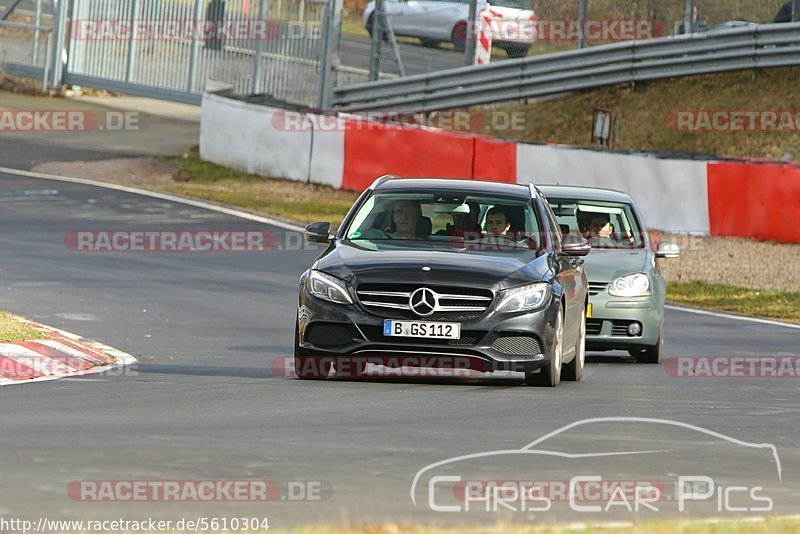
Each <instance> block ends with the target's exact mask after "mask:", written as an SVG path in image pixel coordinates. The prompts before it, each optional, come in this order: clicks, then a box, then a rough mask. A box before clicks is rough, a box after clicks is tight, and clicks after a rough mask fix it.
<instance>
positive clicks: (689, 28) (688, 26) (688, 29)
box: [683, 0, 694, 34]
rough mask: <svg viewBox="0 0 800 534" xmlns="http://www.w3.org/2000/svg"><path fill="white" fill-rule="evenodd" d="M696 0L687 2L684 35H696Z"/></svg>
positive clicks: (687, 0)
mask: <svg viewBox="0 0 800 534" xmlns="http://www.w3.org/2000/svg"><path fill="white" fill-rule="evenodd" d="M692 19H694V0H686V12H685V13H684V21H683V33H685V34H689V33H694V21H693V20H692Z"/></svg>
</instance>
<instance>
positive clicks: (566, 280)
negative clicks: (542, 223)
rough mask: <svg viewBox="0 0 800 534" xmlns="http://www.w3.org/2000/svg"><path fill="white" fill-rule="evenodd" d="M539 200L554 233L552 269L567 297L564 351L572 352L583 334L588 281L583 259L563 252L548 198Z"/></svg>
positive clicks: (557, 227)
mask: <svg viewBox="0 0 800 534" xmlns="http://www.w3.org/2000/svg"><path fill="white" fill-rule="evenodd" d="M540 201H541V207H542V210H543V212H544V214H545V218H546V219H547V224H548V226H549V232H548V234H549V236H551V239H552V246H553V248H554V250H555V251H556V252H555V255H554V260H553V262H554V266H553V267H554V269H553V270H554V271H555V276H556V279H557V280H558V283H559V284H560V285H561V287H562V288H563V289H564V295H565V296H566V299H565V300H566V306H567V308H566V310H564V317H565V319H566V320H565V321H564V354H565V355H566V354H572V353H573V349H574V347H575V344H576V342H577V339H578V336H579V335H580V324H581V323H580V322H581V321H583V320H584V317H583V314H584V311H583V304H584V298H585V295H586V292H587V285H588V284H587V282H586V276H585V274H584V267H583V258H580V257H572V256H567V255H566V254H564V253H563V252H561V241H562V240H561V228H560V226H559V225H558V221H557V220H556V216H555V214H554V213H553V210H552V209H551V208H550V205H549V204H548V203H547V200H546V199H545V198H544V197H541V198H540Z"/></svg>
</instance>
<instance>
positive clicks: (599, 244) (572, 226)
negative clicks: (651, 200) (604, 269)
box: [548, 198, 644, 249]
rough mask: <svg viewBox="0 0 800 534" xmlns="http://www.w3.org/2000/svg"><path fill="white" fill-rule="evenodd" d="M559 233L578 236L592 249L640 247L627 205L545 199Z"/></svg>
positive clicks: (641, 239) (638, 231)
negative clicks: (559, 230)
mask: <svg viewBox="0 0 800 534" xmlns="http://www.w3.org/2000/svg"><path fill="white" fill-rule="evenodd" d="M548 200H549V202H550V206H551V208H552V210H553V213H554V214H555V216H556V220H557V221H558V224H559V226H561V229H562V233H565V234H566V233H570V234H577V235H582V236H583V237H585V238H586V239H588V240H589V242H590V243H591V244H592V247H593V248H612V249H613V248H626V249H628V248H643V247H644V236H643V234H642V228H641V226H640V225H639V221H638V220H637V219H636V214H635V213H634V211H633V206H631V205H630V204H629V203H620V202H605V201H597V200H580V199H575V198H548Z"/></svg>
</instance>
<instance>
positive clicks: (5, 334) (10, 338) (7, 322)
mask: <svg viewBox="0 0 800 534" xmlns="http://www.w3.org/2000/svg"><path fill="white" fill-rule="evenodd" d="M46 337H47V336H46V335H45V334H43V333H42V332H40V331H38V330H35V329H33V328H31V327H30V326H28V325H27V324H25V323H23V322H22V321H19V320H17V319H15V318H14V317H13V316H12V315H11V314H10V313H8V312H0V343H14V342H17V341H32V340H34V339H44V338H46Z"/></svg>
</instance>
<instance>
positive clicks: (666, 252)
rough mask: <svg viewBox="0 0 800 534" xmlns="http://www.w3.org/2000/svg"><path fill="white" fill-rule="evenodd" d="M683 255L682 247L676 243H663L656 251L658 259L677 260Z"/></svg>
mask: <svg viewBox="0 0 800 534" xmlns="http://www.w3.org/2000/svg"><path fill="white" fill-rule="evenodd" d="M680 255H681V247H679V246H678V245H677V244H675V243H666V242H664V241H662V242H661V243H659V244H658V249H656V258H677V257H679V256H680Z"/></svg>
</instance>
